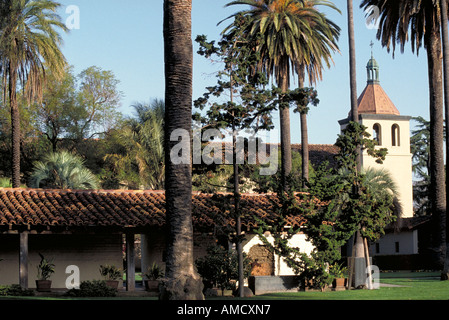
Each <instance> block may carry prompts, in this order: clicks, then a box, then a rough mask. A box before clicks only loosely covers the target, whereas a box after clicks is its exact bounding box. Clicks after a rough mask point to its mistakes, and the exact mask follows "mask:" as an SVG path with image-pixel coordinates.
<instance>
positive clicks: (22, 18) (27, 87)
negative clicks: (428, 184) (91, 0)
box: [0, 0, 67, 188]
mask: <svg viewBox="0 0 449 320" xmlns="http://www.w3.org/2000/svg"><path fill="white" fill-rule="evenodd" d="M59 6H60V5H59V4H58V3H55V2H53V1H50V0H43V1H33V0H5V1H2V4H1V13H2V15H1V17H0V19H1V22H0V27H1V29H0V71H1V73H2V80H3V88H4V90H3V101H4V102H5V101H7V98H9V104H10V110H11V123H12V184H13V187H15V188H16V187H19V186H20V139H21V132H20V114H19V108H18V105H17V96H16V91H17V88H18V86H19V85H20V86H21V87H22V88H23V90H24V91H25V93H26V95H27V98H28V100H29V101H31V100H35V99H37V98H41V97H42V88H43V85H44V80H45V65H48V66H49V68H51V69H52V72H53V73H54V74H55V75H56V74H60V73H62V72H63V70H64V67H65V65H66V61H65V58H64V56H63V54H62V53H61V51H60V49H59V46H60V44H61V43H62V40H61V37H60V35H59V33H58V32H57V31H56V29H57V28H58V29H61V30H63V31H66V30H67V27H66V26H65V24H64V23H62V22H61V20H60V17H59V16H58V15H57V14H56V10H57V9H58V8H59Z"/></svg>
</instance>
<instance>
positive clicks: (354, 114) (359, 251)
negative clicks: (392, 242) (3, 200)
mask: <svg viewBox="0 0 449 320" xmlns="http://www.w3.org/2000/svg"><path fill="white" fill-rule="evenodd" d="M347 10H348V39H349V72H350V74H349V78H350V90H351V91H350V100H351V120H352V121H355V122H358V121H359V105H358V101H357V100H358V96H357V72H356V68H357V63H356V54H355V32H354V9H353V1H352V0H347ZM358 149H359V152H358V156H357V167H356V172H357V173H359V172H360V171H361V170H362V157H361V150H360V146H358ZM354 236H355V239H354V240H355V241H354V246H355V250H353V253H354V254H353V256H352V259H353V260H355V259H358V260H360V259H362V258H365V261H369V256H366V254H367V253H368V254H369V252H368V251H367V250H364V240H363V237H362V236H361V234H360V231H357V233H356V235H354ZM349 272H350V273H351V274H352V273H354V272H355V270H354V269H352V270H349ZM349 286H351V283H349ZM357 286H358V284H356V287H357Z"/></svg>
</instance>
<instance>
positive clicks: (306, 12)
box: [225, 0, 324, 187]
mask: <svg viewBox="0 0 449 320" xmlns="http://www.w3.org/2000/svg"><path fill="white" fill-rule="evenodd" d="M321 2H323V1H321ZM232 5H247V6H250V8H249V9H247V10H243V11H240V12H238V13H236V14H234V15H232V16H231V17H236V16H237V15H243V16H246V17H248V18H249V21H250V23H249V26H248V29H247V36H248V37H249V38H252V39H257V41H258V45H257V48H256V49H257V51H258V53H259V55H260V59H259V65H258V66H257V69H258V70H261V71H264V72H265V73H266V74H267V75H268V76H269V77H273V78H274V80H275V81H276V83H277V85H278V87H279V88H280V90H281V92H283V93H285V92H287V91H288V90H289V88H290V77H291V75H292V74H293V73H295V69H296V67H297V65H298V63H300V62H302V61H304V60H306V61H307V62H309V61H308V59H309V55H308V51H309V45H310V42H309V38H310V37H311V33H312V30H311V25H312V24H313V23H316V24H317V25H322V24H323V23H324V21H323V16H322V15H321V14H320V13H319V12H318V11H317V10H316V9H314V8H308V7H306V6H304V5H303V1H302V0H236V1H232V2H230V3H228V4H227V5H226V6H227V7H229V6H232ZM231 26H232V25H231ZM231 26H230V27H231ZM230 27H228V28H230ZM225 31H226V29H225ZM279 115H280V128H281V162H282V165H281V171H282V179H283V184H284V187H286V178H287V176H288V175H289V174H290V172H291V169H292V151H291V138H290V110H289V108H288V107H280V108H279Z"/></svg>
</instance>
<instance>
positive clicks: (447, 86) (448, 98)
mask: <svg viewBox="0 0 449 320" xmlns="http://www.w3.org/2000/svg"><path fill="white" fill-rule="evenodd" d="M447 21H448V14H447V1H446V0H441V32H442V33H443V36H442V39H443V61H444V105H445V119H446V137H449V34H448V32H449V30H448V29H449V28H448V22H447ZM448 157H449V139H448V138H446V159H448ZM447 176H448V169H447V166H446V177H447ZM448 196H449V183H446V205H447V203H448ZM446 211H447V210H446ZM448 220H449V215H448V214H447V213H446V230H445V233H446V255H445V258H444V267H443V272H442V274H441V280H449V252H448V251H449V244H448V240H449V237H448V234H449V221H448Z"/></svg>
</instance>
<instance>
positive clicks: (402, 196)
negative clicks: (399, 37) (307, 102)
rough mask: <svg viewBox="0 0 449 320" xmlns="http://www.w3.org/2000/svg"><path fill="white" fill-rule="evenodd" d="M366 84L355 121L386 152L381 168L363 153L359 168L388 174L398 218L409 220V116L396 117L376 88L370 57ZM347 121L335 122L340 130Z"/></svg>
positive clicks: (376, 67)
mask: <svg viewBox="0 0 449 320" xmlns="http://www.w3.org/2000/svg"><path fill="white" fill-rule="evenodd" d="M366 70H367V77H368V79H367V84H366V87H365V89H364V90H363V92H362V94H361V95H360V97H359V98H358V110H359V121H360V123H361V124H363V125H364V126H365V127H367V128H368V129H367V131H368V133H370V134H371V136H372V138H373V139H375V140H376V141H377V143H378V145H379V147H380V148H387V149H388V155H387V156H386V159H385V161H384V163H383V164H377V163H376V162H375V160H374V158H372V157H371V156H369V155H368V154H367V153H366V152H364V153H363V154H362V166H363V168H365V169H367V168H369V167H372V168H383V169H386V170H388V171H389V172H390V174H391V176H392V178H393V179H394V181H395V182H396V185H397V187H398V191H399V200H400V202H401V204H402V209H403V212H402V216H401V217H402V218H411V217H413V215H414V212H413V182H412V154H411V151H410V120H411V117H410V116H403V115H401V114H400V113H399V110H398V109H397V108H396V106H395V105H394V103H393V102H392V101H391V99H390V98H389V97H388V95H387V94H386V93H385V91H384V90H383V88H382V86H381V85H380V80H379V75H380V67H379V64H378V63H377V61H376V60H375V59H374V56H373V54H371V59H370V60H369V61H368V64H367V66H366ZM348 122H349V118H348V119H344V120H341V121H339V123H340V126H341V128H342V129H343V128H344V127H345V126H346V124H347V123H348Z"/></svg>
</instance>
